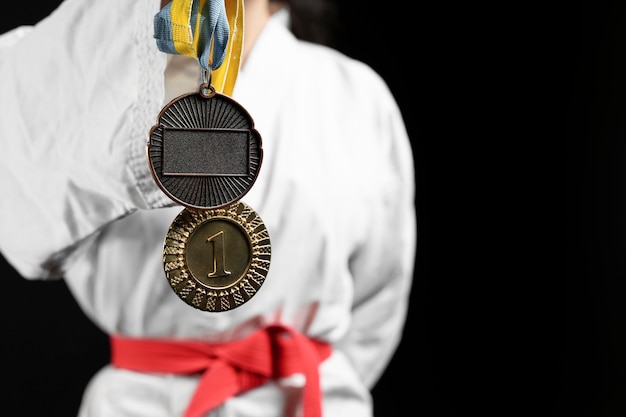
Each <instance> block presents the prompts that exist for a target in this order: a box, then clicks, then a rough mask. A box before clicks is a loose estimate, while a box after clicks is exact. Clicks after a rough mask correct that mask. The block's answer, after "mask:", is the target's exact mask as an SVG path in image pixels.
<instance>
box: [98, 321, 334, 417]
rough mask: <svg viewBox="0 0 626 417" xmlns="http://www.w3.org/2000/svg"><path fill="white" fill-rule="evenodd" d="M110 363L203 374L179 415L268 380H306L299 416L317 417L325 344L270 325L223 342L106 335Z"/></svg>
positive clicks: (194, 415)
mask: <svg viewBox="0 0 626 417" xmlns="http://www.w3.org/2000/svg"><path fill="white" fill-rule="evenodd" d="M110 341H111V363H112V364H113V365H114V366H116V367H118V368H124V369H129V370H133V371H139V372H163V373H175V374H192V373H197V372H202V373H203V375H202V377H201V379H200V382H199V385H198V388H197V389H196V392H195V393H194V395H193V397H192V399H191V402H190V403H189V405H188V406H187V410H186V412H185V416H184V417H201V416H202V415H203V414H204V413H206V412H208V411H210V410H212V409H213V408H215V407H216V406H218V405H219V404H221V403H223V402H224V401H225V400H227V399H228V398H230V397H233V396H235V395H237V394H239V393H242V392H245V391H247V390H250V389H252V388H255V387H258V386H260V385H262V384H264V383H265V382H267V381H268V380H270V379H278V378H281V377H286V376H289V375H293V374H296V373H302V374H304V375H305V377H306V385H305V387H304V399H303V407H304V409H303V412H304V414H303V417H321V416H322V405H321V394H320V384H319V373H318V366H319V364H320V363H321V362H322V361H324V360H325V359H326V358H328V356H330V353H331V347H330V345H328V344H326V343H322V342H319V341H316V340H313V339H309V338H307V337H306V336H304V335H303V334H302V333H299V332H298V331H296V330H294V329H291V328H288V327H285V326H281V325H273V326H269V327H266V328H264V329H261V330H259V331H257V332H255V333H253V334H252V335H250V336H249V337H247V338H246V339H243V340H240V341H236V342H228V343H206V342H200V341H182V340H162V339H144V338H128V337H124V336H119V335H115V336H111V338H110Z"/></svg>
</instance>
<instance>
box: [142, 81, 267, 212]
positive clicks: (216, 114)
mask: <svg viewBox="0 0 626 417" xmlns="http://www.w3.org/2000/svg"><path fill="white" fill-rule="evenodd" d="M208 91H209V92H208V93H207V94H205V93H204V89H203V88H202V87H201V89H200V91H199V92H197V93H190V94H185V95H182V96H180V97H177V98H175V99H174V100H172V101H171V102H169V103H168V104H167V105H166V106H165V107H164V108H163V110H161V113H159V116H158V124H157V125H155V126H153V127H152V129H151V130H150V138H149V141H148V146H147V157H148V163H149V166H150V171H151V173H152V177H153V178H154V180H155V181H156V183H157V185H158V186H159V188H161V190H163V192H164V193H165V194H167V195H168V197H170V198H171V199H172V200H174V201H176V202H177V203H179V204H182V205H184V206H186V207H189V208H198V209H214V208H220V207H225V206H227V205H229V204H231V203H233V202H235V201H238V200H240V199H241V197H243V196H244V195H245V194H246V193H247V192H248V191H249V190H250V188H251V187H252V185H253V184H254V182H255V180H256V178H257V176H258V172H259V169H260V167H261V162H262V159H263V149H262V146H261V136H260V135H259V133H258V132H257V131H256V129H254V122H253V120H252V118H251V117H250V115H249V114H248V112H247V111H246V110H245V109H244V108H243V107H242V106H241V105H240V104H238V103H237V102H236V101H234V100H233V99H231V98H230V97H228V96H226V95H223V94H219V93H216V92H215V91H214V90H213V89H209V90H208Z"/></svg>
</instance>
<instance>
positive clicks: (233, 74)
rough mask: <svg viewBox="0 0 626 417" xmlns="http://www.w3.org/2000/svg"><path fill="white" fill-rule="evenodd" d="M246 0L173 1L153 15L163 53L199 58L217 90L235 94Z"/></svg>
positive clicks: (157, 37) (155, 31) (155, 30)
mask: <svg viewBox="0 0 626 417" xmlns="http://www.w3.org/2000/svg"><path fill="white" fill-rule="evenodd" d="M243 18H244V12H243V0H172V1H171V2H170V3H168V4H167V5H166V6H165V7H164V8H162V9H161V10H160V11H159V12H158V13H157V14H156V15H155V16H154V38H155V39H156V42H157V47H158V48H159V50H160V51H161V52H165V53H168V54H176V55H186V56H189V57H192V58H196V59H197V60H198V63H199V64H200V67H201V68H203V69H204V70H206V71H211V80H212V81H211V84H212V85H213V87H214V88H215V90H216V91H218V92H222V93H224V94H226V95H229V96H230V95H232V91H233V89H234V87H235V81H236V79H237V74H238V73H239V67H240V64H241V53H242V51H243Z"/></svg>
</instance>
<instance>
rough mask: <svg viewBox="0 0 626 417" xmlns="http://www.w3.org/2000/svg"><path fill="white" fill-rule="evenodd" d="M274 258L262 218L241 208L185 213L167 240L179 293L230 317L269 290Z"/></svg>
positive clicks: (166, 256)
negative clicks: (266, 284) (260, 291)
mask: <svg viewBox="0 0 626 417" xmlns="http://www.w3.org/2000/svg"><path fill="white" fill-rule="evenodd" d="M270 257H271V248H270V237H269V233H268V232H267V229H266V228H265V225H264V224H263V220H261V217H259V215H258V214H257V213H256V212H255V211H254V210H253V209H252V208H251V207H250V206H248V205H247V204H245V203H243V202H238V203H236V204H233V205H230V206H229V207H228V208H224V209H212V210H197V209H188V208H186V209H184V210H183V211H182V212H181V213H180V214H179V215H178V216H177V217H176V218H175V219H174V221H173V222H172V224H171V226H170V228H169V230H168V232H167V235H166V237H165V247H164V250H163V262H164V266H165V273H166V276H167V280H168V281H169V283H170V286H171V287H172V289H174V292H176V294H178V296H179V297H180V298H181V299H183V300H184V301H185V302H187V303H188V304H189V305H191V306H193V307H195V308H198V309H200V310H205V311H227V310H230V309H233V308H235V307H238V306H240V305H242V304H243V303H245V302H246V301H248V300H250V298H252V296H254V295H255V294H256V292H257V291H258V289H259V288H260V287H261V285H263V282H264V281H265V277H266V276H267V272H268V270H269V265H270Z"/></svg>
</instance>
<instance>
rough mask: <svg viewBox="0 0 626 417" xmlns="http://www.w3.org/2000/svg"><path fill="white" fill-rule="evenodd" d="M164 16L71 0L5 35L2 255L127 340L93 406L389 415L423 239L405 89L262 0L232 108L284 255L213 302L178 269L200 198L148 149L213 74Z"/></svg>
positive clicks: (225, 414) (91, 411)
mask: <svg viewBox="0 0 626 417" xmlns="http://www.w3.org/2000/svg"><path fill="white" fill-rule="evenodd" d="M211 1H214V0H211ZM227 1H228V0H227ZM272 6H273V7H275V6H276V5H272ZM161 7H162V5H161V4H160V1H159V0H107V1H92V0H66V1H64V2H63V3H61V4H60V6H59V7H58V8H57V9H56V10H55V11H54V12H53V13H51V14H50V15H49V16H48V17H47V18H45V19H43V20H42V21H40V22H39V23H38V24H36V25H34V26H29V27H18V28H16V29H14V30H11V31H9V32H7V33H5V34H3V35H2V36H1V37H0V109H1V112H0V148H1V149H2V152H0V177H1V178H2V185H3V187H2V188H3V189H2V198H1V199H0V251H1V252H2V254H3V255H4V256H5V257H6V259H7V260H8V261H9V262H10V263H11V265H12V266H13V267H14V268H15V269H16V270H17V271H18V272H19V273H20V274H21V275H22V276H23V277H24V278H25V279H30V280H37V279H40V280H50V279H64V280H65V281H66V282H67V285H68V287H69V288H70V290H71V292H72V294H73V295H74V296H75V298H76V300H77V302H78V303H79V305H80V306H81V307H82V309H83V310H84V312H85V314H86V315H87V316H88V317H89V318H90V319H91V320H93V321H94V323H95V324H96V325H97V326H99V328H101V329H103V330H104V331H105V332H107V334H109V335H110V336H111V349H112V361H111V363H110V364H109V365H107V366H105V367H104V368H103V369H101V370H100V371H99V372H98V373H97V374H96V375H94V377H93V379H92V380H91V382H90V383H89V385H88V386H87V387H86V389H85V392H84V396H83V399H82V405H81V410H80V416H81V417H176V416H187V417H199V416H215V417H217V416H220V417H247V416H250V417H252V416H255V417H260V416H296V415H297V416H304V417H318V416H321V415H323V416H325V417H347V416H349V417H368V416H371V415H372V413H373V411H372V410H373V405H372V398H371V395H370V389H371V388H372V387H373V386H374V384H375V383H376V381H377V379H378V378H379V377H380V376H381V374H382V373H383V371H384V370H385V367H386V366H387V365H388V363H389V361H390V359H391V357H392V355H393V354H394V352H395V349H396V348H397V346H398V343H399V342H400V339H401V335H402V330H403V326H404V323H405V316H406V312H407V303H408V299H409V292H410V288H411V283H412V279H413V266H414V256H415V249H416V213H415V208H414V171H413V169H414V167H413V160H412V152H411V147H410V142H409V138H408V137H407V133H406V130H405V126H404V124H403V119H402V116H401V113H400V111H399V109H398V107H397V105H396V103H395V101H394V99H393V97H392V95H391V93H390V91H389V90H388V88H387V86H386V85H385V83H384V82H383V80H382V79H381V78H380V77H379V76H378V75H377V74H375V73H374V71H373V70H372V69H370V68H369V67H368V66H366V65H365V64H363V63H361V62H357V61H355V60H353V59H350V58H348V57H346V56H344V55H342V54H341V53H338V52H337V51H335V50H332V49H329V48H328V47H325V46H321V45H318V44H313V43H307V42H303V41H300V40H298V39H296V37H295V36H294V35H293V34H292V32H291V31H290V30H289V29H288V27H289V26H288V24H289V13H288V8H287V9H282V10H279V11H277V12H276V13H274V14H272V11H273V8H270V4H269V2H268V0H246V1H245V27H244V28H245V30H244V34H245V36H244V53H243V55H242V63H241V69H240V71H239V74H238V77H237V81H236V85H235V89H234V92H233V94H232V99H233V100H235V101H236V102H237V103H239V104H241V105H242V106H243V107H244V108H245V109H246V110H247V111H248V112H249V114H250V116H251V117H252V119H253V120H254V126H255V128H256V129H257V131H258V132H259V133H260V135H261V137H262V146H263V162H262V166H261V168H260V170H259V175H258V178H257V179H256V182H255V183H254V185H253V186H252V187H251V189H250V190H249V192H247V194H245V196H244V197H243V198H242V201H243V202H245V203H246V204H248V205H249V206H250V207H252V208H253V209H254V210H255V212H256V213H258V215H259V216H260V217H261V218H262V219H263V222H264V225H265V226H266V228H267V231H268V232H269V235H270V238H271V265H270V267H269V270H268V272H267V276H266V278H265V281H264V282H263V284H262V286H261V287H260V288H258V291H257V292H256V294H254V296H253V297H252V298H251V299H249V300H248V301H246V302H245V303H244V304H242V305H239V306H236V308H230V309H228V310H226V311H205V310H202V309H199V308H194V307H193V306H192V305H190V304H189V303H186V302H185V301H184V300H183V299H181V297H180V296H179V294H177V292H176V291H174V290H173V288H172V286H171V285H170V282H169V281H168V279H166V274H165V272H164V264H163V246H164V237H165V235H166V233H167V232H168V229H169V228H170V225H171V224H172V221H173V219H174V218H175V217H176V216H177V215H178V214H179V213H180V212H181V210H182V209H184V207H183V206H181V205H180V204H177V203H175V202H174V201H173V200H172V199H171V198H169V197H168V196H167V195H166V194H165V193H164V192H163V190H162V189H160V188H159V186H158V185H157V184H156V181H155V180H154V178H153V176H152V174H151V171H150V167H149V164H148V162H147V158H146V143H147V140H148V137H149V132H150V130H151V128H152V127H153V126H154V125H155V124H156V123H157V116H158V115H159V112H160V111H161V109H162V108H163V106H165V105H166V104H167V103H168V102H169V100H171V99H172V98H174V97H177V96H179V95H180V94H184V93H189V92H196V91H197V90H198V86H199V79H200V76H199V74H200V72H199V67H198V63H197V62H196V61H193V60H192V59H187V60H185V59H183V57H181V56H178V55H174V54H166V53H164V52H162V51H160V50H159V49H158V48H157V45H156V42H155V38H154V16H155V15H156V14H157V13H158V12H159V11H160V10H161ZM287 7H288V5H287ZM184 58H187V57H184ZM190 62H191V63H190ZM59 325H62V324H59ZM52 411H53V410H52Z"/></svg>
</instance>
